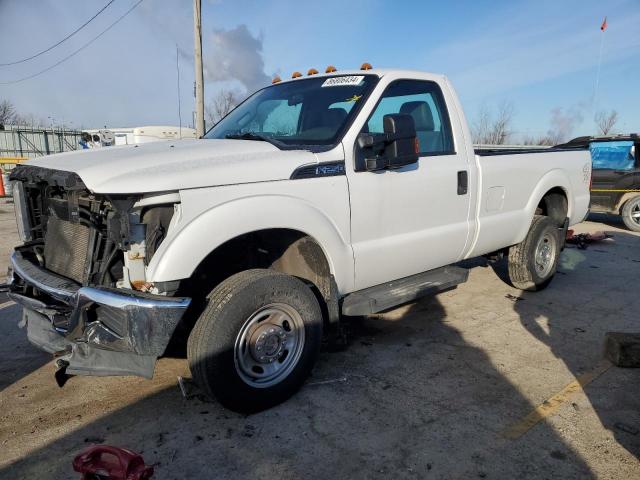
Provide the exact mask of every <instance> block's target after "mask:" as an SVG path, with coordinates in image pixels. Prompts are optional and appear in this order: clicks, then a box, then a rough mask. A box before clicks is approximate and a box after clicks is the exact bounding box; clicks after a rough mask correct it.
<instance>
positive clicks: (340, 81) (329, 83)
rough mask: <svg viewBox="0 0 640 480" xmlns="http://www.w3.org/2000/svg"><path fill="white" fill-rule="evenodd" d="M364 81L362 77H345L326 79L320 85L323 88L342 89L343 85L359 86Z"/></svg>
mask: <svg viewBox="0 0 640 480" xmlns="http://www.w3.org/2000/svg"><path fill="white" fill-rule="evenodd" d="M363 80H364V75H349V76H345V77H331V78H327V79H326V80H325V81H324V83H323V84H322V86H323V87H342V86H344V85H360V84H361V83H362V81H363Z"/></svg>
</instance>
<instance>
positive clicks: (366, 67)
mask: <svg viewBox="0 0 640 480" xmlns="http://www.w3.org/2000/svg"><path fill="white" fill-rule="evenodd" d="M372 68H373V67H372V66H371V64H370V63H366V62H365V63H363V64H362V65H361V66H360V70H371V69H372Z"/></svg>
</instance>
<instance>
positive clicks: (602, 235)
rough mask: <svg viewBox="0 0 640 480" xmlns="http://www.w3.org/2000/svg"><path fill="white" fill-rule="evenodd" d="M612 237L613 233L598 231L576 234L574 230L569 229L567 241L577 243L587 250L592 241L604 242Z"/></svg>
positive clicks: (579, 246)
mask: <svg viewBox="0 0 640 480" xmlns="http://www.w3.org/2000/svg"><path fill="white" fill-rule="evenodd" d="M610 238H613V235H610V234H608V233H606V232H601V231H598V232H594V233H578V234H576V233H575V231H574V230H571V229H569V230H567V237H566V242H567V243H569V244H572V245H576V246H577V247H578V248H579V249H580V250H585V249H586V248H587V247H588V246H589V244H591V243H596V242H602V241H603V240H608V239H610Z"/></svg>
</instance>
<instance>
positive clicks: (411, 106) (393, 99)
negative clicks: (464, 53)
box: [363, 80, 455, 155]
mask: <svg viewBox="0 0 640 480" xmlns="http://www.w3.org/2000/svg"><path fill="white" fill-rule="evenodd" d="M397 113H402V114H407V115H411V116H412V117H413V121H414V124H415V127H416V136H417V137H418V141H419V142H420V154H421V155H443V154H453V153H455V151H454V148H453V136H452V134H451V124H450V122H449V115H448V113H447V109H446V105H445V101H444V98H443V96H442V92H441V91H440V87H439V86H438V85H437V84H436V83H434V82H428V81H415V80H399V81H397V82H393V83H392V84H391V85H389V86H388V87H387V89H386V90H385V92H384V93H383V94H382V97H381V99H380V101H379V102H378V105H377V106H376V108H375V110H374V111H373V113H372V114H371V116H370V117H369V120H368V121H367V123H366V125H365V127H364V130H363V131H364V132H368V133H383V127H382V125H383V119H384V116H385V115H389V114H397Z"/></svg>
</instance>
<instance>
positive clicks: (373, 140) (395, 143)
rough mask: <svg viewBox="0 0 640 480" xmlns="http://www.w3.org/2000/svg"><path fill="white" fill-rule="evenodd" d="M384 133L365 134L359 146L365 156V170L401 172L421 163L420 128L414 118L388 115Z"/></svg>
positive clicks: (360, 138)
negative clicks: (418, 137)
mask: <svg viewBox="0 0 640 480" xmlns="http://www.w3.org/2000/svg"><path fill="white" fill-rule="evenodd" d="M382 126H383V129H384V133H373V134H363V135H360V136H359V137H358V145H359V146H360V148H361V149H362V150H363V151H364V153H365V169H366V170H368V171H375V170H383V169H385V168H400V167H404V166H405V165H410V164H412V163H416V162H417V161H418V157H419V156H418V151H419V148H418V141H417V138H416V127H415V123H414V121H413V117H412V116H411V115H405V114H402V113H395V114H388V115H385V116H384V117H383V119H382Z"/></svg>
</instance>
